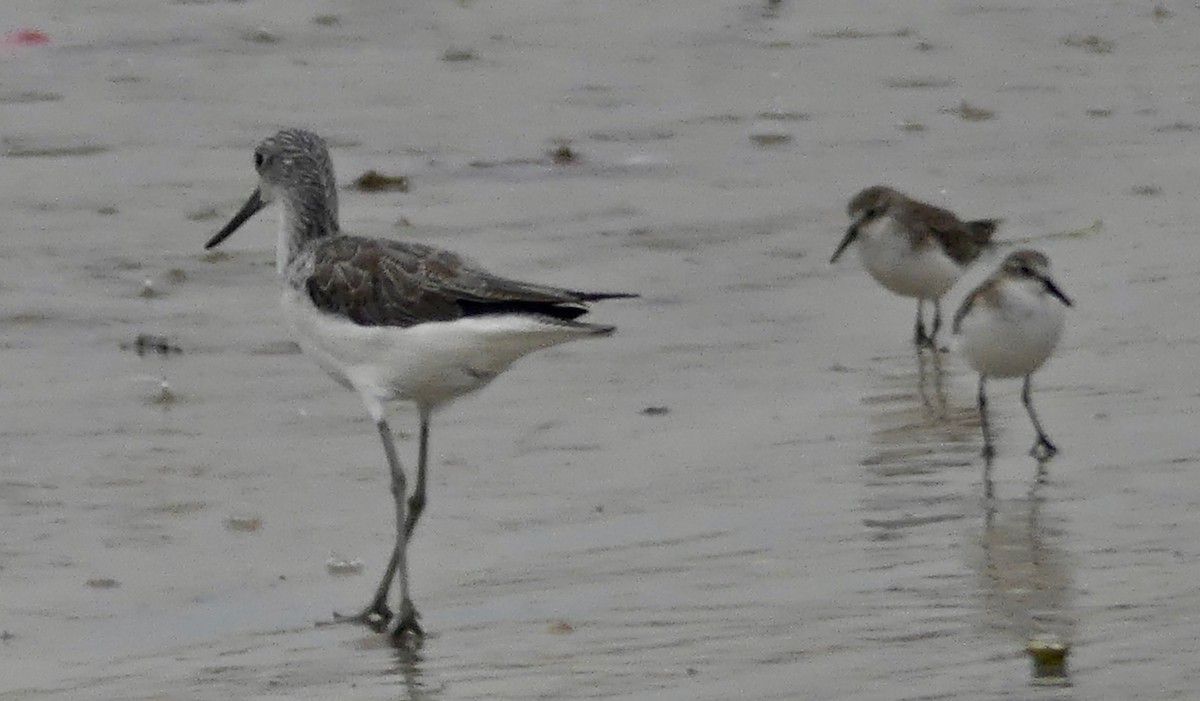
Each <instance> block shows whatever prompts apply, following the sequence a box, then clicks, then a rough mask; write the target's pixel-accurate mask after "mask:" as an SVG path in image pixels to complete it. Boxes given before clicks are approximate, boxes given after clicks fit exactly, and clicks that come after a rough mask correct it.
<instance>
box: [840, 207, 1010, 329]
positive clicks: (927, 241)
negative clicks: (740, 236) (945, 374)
mask: <svg viewBox="0 0 1200 701" xmlns="http://www.w3.org/2000/svg"><path fill="white" fill-rule="evenodd" d="M846 209H847V212H848V213H849V215H850V220H851V222H850V228H849V229H847V231H846V235H845V237H843V238H842V242H841V243H839V244H838V247H837V250H836V251H834V252H833V257H832V258H830V259H829V262H830V263H835V262H837V259H838V256H840V255H842V252H843V251H845V250H846V247H847V246H849V245H850V244H851V243H853V242H854V241H855V240H857V241H858V257H859V259H860V260H861V261H862V264H863V267H865V268H866V269H867V272H869V273H871V277H873V278H875V280H876V281H877V282H879V284H881V285H883V286H884V287H886V288H887V289H889V290H891V291H892V292H894V293H896V294H898V295H901V296H903V297H916V298H917V321H916V325H915V328H914V330H913V342H914V343H915V344H916V345H917V347H918V348H921V347H923V346H927V347H929V348H932V349H934V350H935V351H936V350H937V345H936V344H937V334H938V330H939V329H941V326H942V306H941V299H942V295H944V294H946V292H947V291H949V289H950V288H951V287H953V286H954V283H955V282H957V281H958V279H959V277H961V276H962V274H963V272H964V271H965V270H966V268H967V266H969V265H970V264H971V263H972V262H974V261H975V259H976V258H978V257H979V255H980V253H982V252H983V251H984V249H986V248H987V247H988V246H989V245H990V243H991V238H992V234H993V233H994V232H995V231H996V227H997V226H998V225H999V221H998V220H996V219H978V220H975V221H968V222H964V221H962V220H960V219H959V218H958V217H957V216H955V215H954V213H953V212H950V211H947V210H945V209H941V208H939V207H934V206H933V205H931V204H926V203H924V202H918V201H917V200H914V199H912V198H911V197H908V196H907V195H905V194H903V193H901V192H897V191H896V190H893V189H892V188H890V187H885V186H883V185H874V186H872V187H868V188H866V189H865V190H863V191H862V192H859V193H858V194H857V195H855V196H854V198H853V199H851V200H850V204H849V206H848V207H847V208H846ZM926 301H932V302H933V327H932V328H931V329H930V330H929V331H928V332H926V330H925V318H924V311H925V302H926Z"/></svg>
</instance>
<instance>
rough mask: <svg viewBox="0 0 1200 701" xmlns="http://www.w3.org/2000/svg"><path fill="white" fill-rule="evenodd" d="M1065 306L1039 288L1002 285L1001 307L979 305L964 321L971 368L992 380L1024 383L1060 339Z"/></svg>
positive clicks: (1029, 284) (1022, 284)
mask: <svg viewBox="0 0 1200 701" xmlns="http://www.w3.org/2000/svg"><path fill="white" fill-rule="evenodd" d="M1062 329H1063V305H1062V303H1061V302H1060V301H1059V300H1057V299H1055V298H1053V297H1051V296H1050V295H1048V294H1046V293H1045V291H1044V290H1043V289H1041V288H1040V283H1036V282H1017V281H1013V280H1006V281H1004V282H1003V283H1002V284H1001V285H1000V288H999V304H998V305H992V304H988V303H986V300H983V299H978V300H976V302H975V304H974V305H973V306H972V307H971V311H970V313H969V314H968V315H967V316H966V318H964V319H963V321H962V336H963V340H962V345H961V346H960V348H961V350H962V352H963V354H964V355H965V356H966V358H967V362H969V363H970V364H971V367H973V368H975V370H976V371H977V372H979V373H981V374H984V375H987V376H988V377H1021V376H1024V375H1028V374H1029V373H1031V372H1033V371H1034V370H1037V369H1038V368H1039V367H1041V366H1042V364H1043V363H1045V362H1046V360H1047V359H1048V358H1049V357H1050V354H1051V353H1053V352H1054V348H1055V346H1057V345H1058V339H1059V338H1060V337H1061V336H1062Z"/></svg>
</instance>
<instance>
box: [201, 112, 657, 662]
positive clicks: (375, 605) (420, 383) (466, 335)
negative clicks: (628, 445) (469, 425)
mask: <svg viewBox="0 0 1200 701" xmlns="http://www.w3.org/2000/svg"><path fill="white" fill-rule="evenodd" d="M254 167H255V169H256V170H257V171H258V176H259V184H258V187H257V188H256V189H255V190H254V192H253V194H251V195H250V199H249V200H247V201H246V204H245V205H244V206H243V207H242V209H241V210H240V211H239V212H238V213H237V214H235V215H234V216H233V218H232V219H231V220H230V221H229V223H228V224H226V225H225V227H224V228H223V229H221V230H220V231H219V232H217V234H216V235H215V236H213V237H212V239H211V240H209V242H208V243H207V244H205V248H212V247H213V246H216V245H218V244H219V243H221V242H222V241H224V240H225V239H226V238H227V237H228V236H229V235H230V234H232V233H233V232H234V231H235V230H236V229H237V228H238V227H239V226H241V225H242V224H243V223H244V222H245V221H246V220H247V219H249V218H250V217H252V216H253V215H254V214H255V213H257V212H258V211H259V210H261V209H263V208H264V207H266V206H267V205H268V204H269V203H271V202H278V203H279V213H280V218H279V239H278V245H277V247H276V257H275V262H276V272H277V273H278V275H279V277H280V278H281V281H282V283H283V285H282V287H283V311H284V316H285V317H286V318H287V320H288V321H289V322H290V324H291V327H292V330H293V333H294V335H295V339H296V341H297V342H298V343H299V344H300V347H301V349H303V350H304V352H305V353H307V354H308V355H310V356H312V358H314V359H315V360H316V361H317V363H318V364H319V365H320V366H321V367H322V368H323V369H324V370H325V371H326V372H328V373H329V374H330V375H332V376H333V378H334V379H335V380H337V381H338V382H339V383H340V384H342V385H343V386H344V387H346V388H348V389H352V390H354V391H355V392H357V394H358V396H359V398H360V399H361V400H362V402H363V404H364V405H366V409H367V411H368V413H370V415H371V419H372V420H373V421H374V422H375V425H376V428H377V429H378V431H379V435H380V437H381V438H382V439H383V450H384V455H385V457H386V458H387V464H388V469H389V471H390V476H391V489H392V495H393V501H394V503H395V510H396V544H395V546H394V547H393V549H392V554H391V559H390V561H389V562H388V565H387V569H386V571H385V573H384V575H383V579H382V580H381V581H380V582H379V586H378V587H377V588H376V590H375V595H374V597H373V598H372V600H371V602H370V603H369V604H368V606H367V607H366V608H365V609H363V611H362V612H361V613H360V614H358V615H357V616H354V617H350V620H357V621H361V622H364V623H367V624H368V625H371V626H372V627H374V628H375V629H376V630H380V631H385V630H386V631H387V632H388V634H389V635H391V636H392V638H393V639H394V640H396V641H400V640H401V639H408V638H411V639H417V638H419V637H420V636H422V635H423V631H422V630H421V626H420V624H419V623H418V621H417V618H418V614H417V610H416V608H415V607H414V606H413V603H412V599H411V598H410V596H409V581H408V562H407V546H408V542H409V538H410V537H411V536H412V533H413V529H414V528H415V527H416V525H417V521H418V519H420V517H421V512H422V511H423V509H424V507H425V501H426V499H425V484H426V466H427V462H428V457H429V421H430V417H431V416H432V414H433V413H434V411H435V410H437V409H438V408H440V407H442V406H444V405H445V404H446V403H447V402H450V401H452V400H454V399H456V398H458V397H461V396H463V395H464V394H467V393H469V392H473V391H475V390H478V389H480V388H481V387H483V386H484V385H486V384H488V383H489V382H491V381H492V380H494V379H495V378H496V377H497V376H498V375H499V374H500V373H502V372H504V371H505V370H506V369H508V367H509V366H510V365H512V363H513V362H515V361H516V360H517V359H519V358H521V357H522V356H524V355H526V354H527V353H531V352H533V351H536V350H539V349H542V348H548V347H550V346H554V345H558V344H560V343H566V342H568V341H574V340H576V339H581V338H591V337H598V336H608V335H610V334H611V333H613V331H614V330H615V328H614V327H612V326H602V325H598V324H587V323H583V322H580V321H576V318H577V317H579V316H582V315H583V314H584V313H586V311H587V309H586V308H585V306H583V305H584V303H586V302H593V301H597V300H602V299H611V298H617V297H633V296H636V295H630V294H623V293H621V294H618V293H604V292H580V291H576V290H569V289H560V288H556V287H547V286H544V285H537V284H532V283H526V282H519V281H517V280H510V279H507V278H503V277H498V276H495V275H492V274H490V273H488V272H486V271H485V270H483V269H482V268H480V267H478V266H476V265H475V264H474V263H472V262H470V261H468V260H467V259H465V258H463V257H461V256H458V255H456V254H454V253H451V252H449V251H444V250H440V249H437V248H433V247H431V246H426V245H423V244H417V243H404V242H399V241H391V240H387V239H378V238H364V237H360V236H350V235H347V234H343V233H342V231H341V228H340V226H339V224H338V208H337V189H336V181H335V179H334V173H333V164H332V162H331V161H330V158H329V152H328V151H327V149H326V147H325V142H324V141H323V140H322V139H321V137H319V136H317V135H316V134H313V133H312V132H309V131H304V130H300V129H285V130H283V131H280V132H278V133H277V134H275V135H273V136H270V137H267V138H266V139H264V140H263V141H262V142H260V143H259V144H258V147H257V148H256V149H255V150H254ZM392 401H411V402H414V403H415V404H416V407H417V412H418V415H419V417H420V439H419V446H418V452H417V472H416V482H415V485H414V488H413V492H412V494H411V496H409V497H408V500H407V503H406V501H405V496H406V479H405V475H404V471H403V469H402V468H401V465H400V459H399V458H398V457H397V456H396V447H395V443H394V439H393V437H392V431H391V429H390V428H389V426H388V423H387V417H386V412H385V405H386V404H387V403H389V402H392ZM393 579H395V580H396V582H397V585H398V587H399V589H400V608H399V610H398V611H397V612H396V613H395V614H393V613H392V611H391V610H390V609H389V608H388V605H387V598H388V592H389V590H390V588H391V584H392V580H393Z"/></svg>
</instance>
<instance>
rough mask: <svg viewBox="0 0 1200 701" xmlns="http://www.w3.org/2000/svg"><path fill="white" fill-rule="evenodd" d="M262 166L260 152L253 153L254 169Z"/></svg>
mask: <svg viewBox="0 0 1200 701" xmlns="http://www.w3.org/2000/svg"><path fill="white" fill-rule="evenodd" d="M262 164H263V155H262V152H260V151H255V152H254V167H255V168H262Z"/></svg>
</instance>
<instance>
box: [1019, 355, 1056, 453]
mask: <svg viewBox="0 0 1200 701" xmlns="http://www.w3.org/2000/svg"><path fill="white" fill-rule="evenodd" d="M1032 384H1033V375H1032V374H1030V375H1026V376H1025V385H1024V386H1023V387H1022V388H1021V402H1022V403H1024V404H1025V410H1026V411H1028V412H1029V420H1030V421H1032V422H1033V430H1034V431H1037V442H1036V443H1034V444H1033V448H1031V449H1030V450H1029V454H1030V455H1032V456H1033V457H1035V458H1037V459H1038V460H1049V459H1050V458H1052V457H1054V454H1055V453H1057V452H1058V448H1056V447H1054V444H1053V443H1051V442H1050V437H1049V436H1047V435H1046V432H1045V431H1043V430H1042V422H1040V421H1038V417H1037V413H1036V412H1034V410H1033V396H1032V391H1031V390H1032Z"/></svg>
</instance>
